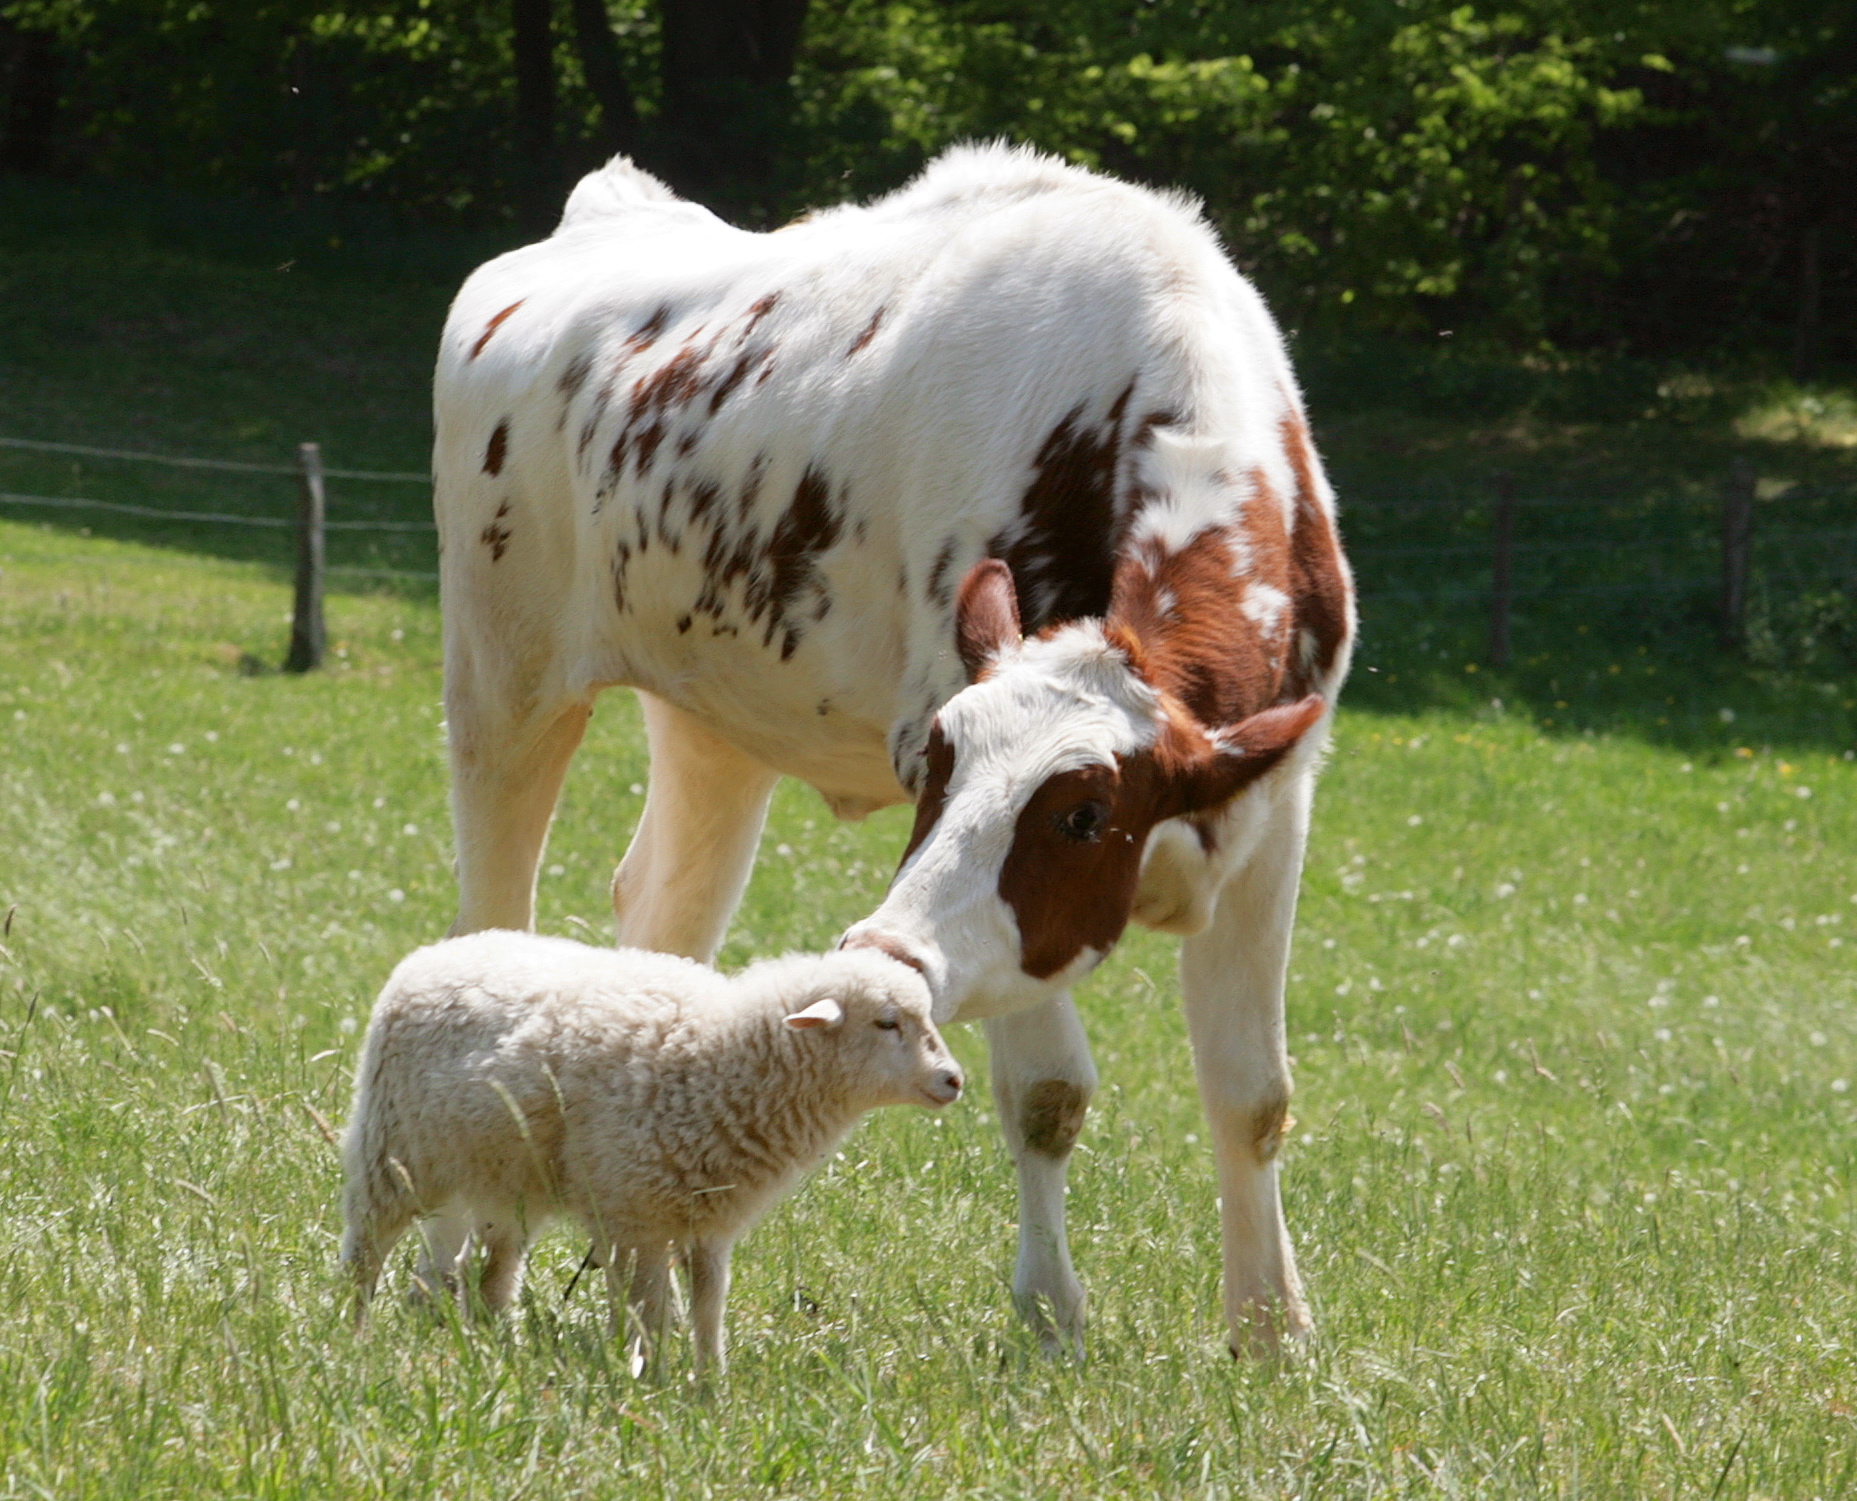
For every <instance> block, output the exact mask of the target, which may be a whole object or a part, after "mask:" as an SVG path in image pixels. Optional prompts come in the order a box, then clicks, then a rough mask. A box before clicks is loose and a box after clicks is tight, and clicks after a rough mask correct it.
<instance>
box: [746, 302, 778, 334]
mask: <svg viewBox="0 0 1857 1501" xmlns="http://www.w3.org/2000/svg"><path fill="white" fill-rule="evenodd" d="M779 301H780V294H779V293H778V292H769V293H768V294H767V295H766V296H765V297H761V298H758V299H756V300H755V301H754V302H751V303H749V304H748V321H747V322H746V323H744V324H743V325H742V337H743V338H744V339H745V338H747V337H748V335H749V334H751V333H753V332H754V331H755V328H756V327H757V326H758V325H759V324H760V322H761V320H762V319H763V318H765V317H766V316H767V315H768V314H769V313H771V312H773V310H774V305H775V304H776V303H778V302H779Z"/></svg>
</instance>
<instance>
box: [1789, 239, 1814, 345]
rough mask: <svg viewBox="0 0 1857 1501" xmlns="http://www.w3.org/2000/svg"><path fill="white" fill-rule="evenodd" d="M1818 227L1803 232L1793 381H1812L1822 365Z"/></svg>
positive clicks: (1795, 326)
mask: <svg viewBox="0 0 1857 1501" xmlns="http://www.w3.org/2000/svg"><path fill="white" fill-rule="evenodd" d="M1818 238H1819V237H1818V227H1817V226H1816V225H1814V226H1813V227H1812V228H1810V229H1803V230H1801V231H1800V232H1799V313H1798V317H1797V318H1796V319H1795V320H1794V322H1793V360H1792V364H1793V379H1794V380H1810V379H1811V378H1812V373H1813V371H1814V370H1816V369H1817V366H1818V314H1819V298H1820V294H1819V279H1818Z"/></svg>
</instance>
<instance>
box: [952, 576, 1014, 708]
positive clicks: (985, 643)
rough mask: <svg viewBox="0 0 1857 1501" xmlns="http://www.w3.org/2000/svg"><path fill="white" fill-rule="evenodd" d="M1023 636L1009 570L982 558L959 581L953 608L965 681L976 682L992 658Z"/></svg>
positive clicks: (955, 635)
mask: <svg viewBox="0 0 1857 1501" xmlns="http://www.w3.org/2000/svg"><path fill="white" fill-rule="evenodd" d="M1023 639H1024V637H1023V636H1022V634H1021V633H1020V630H1019V595H1018V591H1017V590H1016V589H1014V588H1013V586H1012V570H1011V569H1010V568H1008V567H1007V566H1006V565H1005V564H1004V563H1002V562H1000V560H999V559H998V558H982V559H981V560H980V561H979V562H978V563H976V564H974V566H973V567H972V568H970V569H968V570H967V577H966V578H964V579H962V580H961V592H960V594H959V596H958V597H957V601H956V604H955V607H954V645H955V650H957V651H958V652H960V654H961V665H962V666H963V667H965V668H966V669H967V681H968V682H970V683H971V682H973V681H975V680H976V679H977V678H978V677H979V676H980V674H981V672H982V671H983V670H984V669H985V668H986V665H987V664H988V663H989V662H991V661H992V660H993V658H994V657H996V656H998V655H999V653H1000V652H1002V651H1004V650H1005V649H1006V648H1007V647H1008V646H1017V645H1018V644H1019V643H1020V641H1022V640H1023Z"/></svg>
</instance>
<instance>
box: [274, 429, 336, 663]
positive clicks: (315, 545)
mask: <svg viewBox="0 0 1857 1501" xmlns="http://www.w3.org/2000/svg"><path fill="white" fill-rule="evenodd" d="M297 468H298V470H299V471H300V473H301V475H302V481H303V485H302V489H301V491H300V492H299V493H298V495H297V604H296V613H295V615H294V616H293V617H292V619H291V624H290V655H289V656H287V657H286V658H284V671H285V672H308V671H309V670H310V669H311V668H312V667H320V666H321V665H322V652H323V646H324V644H325V642H326V639H327V637H326V634H325V632H324V630H323V623H322V573H323V532H322V521H323V493H322V446H321V445H320V444H317V443H299V444H298V445H297Z"/></svg>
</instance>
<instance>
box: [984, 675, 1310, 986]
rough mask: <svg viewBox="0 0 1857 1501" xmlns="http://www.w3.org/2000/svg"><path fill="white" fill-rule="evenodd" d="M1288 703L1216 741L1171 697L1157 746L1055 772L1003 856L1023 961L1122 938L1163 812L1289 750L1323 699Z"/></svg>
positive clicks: (1191, 809) (1066, 959)
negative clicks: (1107, 761)
mask: <svg viewBox="0 0 1857 1501" xmlns="http://www.w3.org/2000/svg"><path fill="white" fill-rule="evenodd" d="M1325 707H1326V706H1325V704H1324V703H1323V701H1322V700H1321V699H1320V698H1315V697H1311V698H1309V699H1305V700H1303V701H1301V702H1300V703H1296V704H1286V705H1279V706H1278V707H1276V708H1272V709H1266V710H1264V711H1263V712H1261V713H1259V714H1255V715H1252V716H1251V717H1249V718H1247V719H1246V720H1244V721H1243V722H1242V723H1240V724H1238V725H1235V726H1232V727H1230V728H1229V729H1227V730H1226V731H1225V732H1224V733H1223V734H1222V735H1221V737H1220V738H1219V739H1218V740H1217V741H1215V740H1214V739H1213V738H1212V737H1210V736H1208V735H1207V733H1206V732H1205V731H1204V730H1202V729H1201V728H1200V727H1199V726H1197V725H1195V724H1194V723H1193V722H1192V720H1191V718H1190V717H1189V716H1188V715H1187V713H1186V711H1185V710H1184V708H1182V707H1181V706H1180V704H1179V703H1178V702H1176V701H1172V700H1168V699H1164V700H1163V708H1164V711H1165V712H1164V716H1163V720H1162V723H1161V727H1160V733H1159V735H1158V736H1157V737H1156V740H1155V743H1154V744H1153V746H1151V747H1150V748H1148V749H1147V750H1144V751H1141V752H1139V753H1137V754H1135V755H1130V756H1124V757H1121V758H1119V759H1118V761H1117V763H1116V764H1115V765H1114V766H1109V765H1097V766H1086V767H1081V768H1078V769H1076V770H1073V771H1061V772H1058V773H1057V774H1056V775H1055V776H1052V777H1048V778H1047V779H1046V780H1045V781H1044V783H1043V784H1042V785H1041V786H1040V787H1039V788H1038V789H1037V790H1036V791H1035V792H1033V793H1032V795H1031V797H1030V798H1028V799H1027V800H1026V803H1025V806H1024V807H1023V808H1022V809H1021V810H1020V812H1019V817H1018V820H1017V822H1016V823H1015V824H1014V825H1013V833H1012V847H1011V849H1009V850H1008V851H1007V853H1006V859H1005V862H1004V863H1003V864H1002V865H1001V866H1000V873H999V887H998V889H999V895H1000V898H1001V900H1003V901H1004V902H1005V903H1006V905H1007V906H1008V907H1010V908H1011V909H1012V911H1013V915H1014V916H1015V918H1016V919H1017V920H1018V925H1019V966H1020V968H1021V969H1023V970H1024V971H1025V973H1026V974H1028V975H1030V976H1031V977H1032V978H1033V979H1036V980H1045V979H1049V978H1050V977H1051V976H1053V975H1055V974H1057V973H1059V972H1060V971H1062V970H1064V969H1067V968H1068V967H1069V966H1070V965H1071V964H1073V963H1074V962H1075V961H1076V959H1077V958H1078V956H1079V955H1080V954H1082V952H1083V951H1084V950H1085V949H1086V948H1087V949H1093V950H1095V952H1096V954H1097V956H1098V957H1099V958H1100V957H1101V956H1102V955H1105V954H1107V953H1108V952H1109V951H1110V949H1112V948H1113V947H1115V944H1116V941H1117V940H1118V939H1119V938H1120V937H1121V936H1122V930H1123V928H1125V927H1126V926H1127V925H1128V919H1129V913H1130V912H1131V911H1132V910H1133V908H1134V903H1135V889H1136V887H1137V886H1138V885H1139V883H1140V877H1141V856H1142V852H1143V851H1144V850H1145V849H1146V848H1147V843H1148V835H1149V834H1150V833H1151V832H1152V831H1153V828H1154V826H1155V824H1157V823H1160V822H1162V821H1163V820H1165V819H1169V818H1181V817H1185V816H1187V815H1190V814H1193V813H1199V812H1204V811H1206V810H1207V809H1210V808H1215V807H1219V806H1221V805H1223V804H1224V803H1226V802H1229V801H1230V800H1231V799H1232V798H1233V797H1235V796H1237V794H1238V793H1240V792H1242V791H1243V790H1244V788H1245V787H1247V786H1248V785H1250V783H1252V782H1254V781H1256V780H1257V779H1258V778H1259V777H1261V776H1263V775H1264V774H1265V773H1266V772H1268V771H1269V770H1270V769H1271V768H1272V767H1273V766H1275V765H1277V764H1278V763H1279V762H1280V761H1281V760H1282V759H1283V757H1284V756H1286V755H1287V754H1288V753H1289V751H1290V750H1291V748H1292V747H1294V746H1295V744H1296V742H1297V741H1298V740H1300V739H1301V738H1302V736H1303V735H1304V734H1306V733H1307V732H1308V730H1309V728H1310V727H1311V726H1312V725H1313V724H1314V723H1315V721H1316V720H1317V719H1319V718H1320V717H1321V715H1322V713H1323V711H1324V709H1325Z"/></svg>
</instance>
